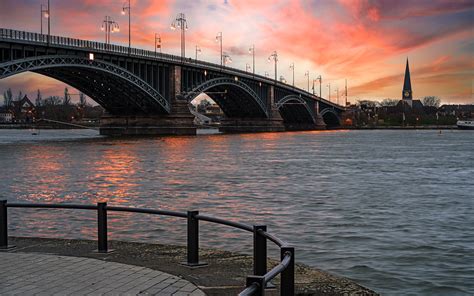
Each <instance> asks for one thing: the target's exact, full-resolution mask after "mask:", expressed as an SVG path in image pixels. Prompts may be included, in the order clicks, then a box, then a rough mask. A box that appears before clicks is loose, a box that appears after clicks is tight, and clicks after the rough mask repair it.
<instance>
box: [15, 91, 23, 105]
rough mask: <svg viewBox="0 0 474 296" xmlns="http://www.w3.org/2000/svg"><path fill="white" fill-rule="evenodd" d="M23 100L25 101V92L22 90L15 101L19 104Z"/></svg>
mask: <svg viewBox="0 0 474 296" xmlns="http://www.w3.org/2000/svg"><path fill="white" fill-rule="evenodd" d="M21 99H23V92H22V91H21V90H20V91H19V92H18V96H17V97H16V99H15V101H17V102H19V101H21Z"/></svg>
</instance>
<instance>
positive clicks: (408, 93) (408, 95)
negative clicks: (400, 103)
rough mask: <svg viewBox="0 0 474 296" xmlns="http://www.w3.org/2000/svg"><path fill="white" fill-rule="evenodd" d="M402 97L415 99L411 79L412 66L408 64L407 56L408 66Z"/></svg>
mask: <svg viewBox="0 0 474 296" xmlns="http://www.w3.org/2000/svg"><path fill="white" fill-rule="evenodd" d="M402 98H403V100H412V99H413V97H412V90H411V80H410V67H409V66H408V58H407V66H406V69H405V81H404V82H403V91H402Z"/></svg>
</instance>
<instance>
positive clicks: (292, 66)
mask: <svg viewBox="0 0 474 296" xmlns="http://www.w3.org/2000/svg"><path fill="white" fill-rule="evenodd" d="M290 69H291V70H293V87H295V63H291V65H290Z"/></svg>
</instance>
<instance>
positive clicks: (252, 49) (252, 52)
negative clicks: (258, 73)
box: [249, 44, 255, 75]
mask: <svg viewBox="0 0 474 296" xmlns="http://www.w3.org/2000/svg"><path fill="white" fill-rule="evenodd" d="M249 53H251V54H252V57H253V59H252V60H253V68H252V69H253V75H255V44H253V45H252V47H250V48H249Z"/></svg>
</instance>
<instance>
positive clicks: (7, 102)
mask: <svg viewBox="0 0 474 296" xmlns="http://www.w3.org/2000/svg"><path fill="white" fill-rule="evenodd" d="M12 102H13V94H12V89H11V88H9V89H7V91H6V92H4V93H3V105H4V106H5V107H6V108H10V107H11V105H12Z"/></svg>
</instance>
